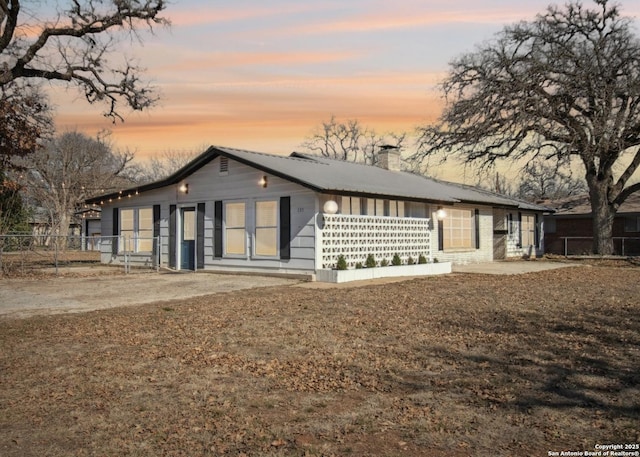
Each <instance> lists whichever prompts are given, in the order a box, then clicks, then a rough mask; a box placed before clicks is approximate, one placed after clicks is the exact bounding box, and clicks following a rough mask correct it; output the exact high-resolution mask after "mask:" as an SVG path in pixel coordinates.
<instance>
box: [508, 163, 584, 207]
mask: <svg viewBox="0 0 640 457" xmlns="http://www.w3.org/2000/svg"><path fill="white" fill-rule="evenodd" d="M587 190H588V189H587V183H586V182H585V181H584V179H579V178H576V177H574V176H573V174H572V173H571V167H570V166H567V165H565V166H563V165H562V164H558V163H554V162H553V161H544V162H542V161H533V162H529V163H528V164H527V165H526V166H525V168H524V173H523V175H522V178H521V180H520V183H519V184H518V191H517V196H518V197H519V198H522V199H524V200H528V201H539V200H557V199H559V198H565V197H571V196H574V195H580V194H584V193H586V192H587Z"/></svg>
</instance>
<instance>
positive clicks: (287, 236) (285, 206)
mask: <svg viewBox="0 0 640 457" xmlns="http://www.w3.org/2000/svg"><path fill="white" fill-rule="evenodd" d="M289 259H291V197H280V260H289Z"/></svg>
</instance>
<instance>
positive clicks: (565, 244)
mask: <svg viewBox="0 0 640 457" xmlns="http://www.w3.org/2000/svg"><path fill="white" fill-rule="evenodd" d="M567 241H568V238H567V237H565V238H564V256H565V257H567Z"/></svg>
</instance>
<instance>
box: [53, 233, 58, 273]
mask: <svg viewBox="0 0 640 457" xmlns="http://www.w3.org/2000/svg"><path fill="white" fill-rule="evenodd" d="M53 244H54V254H53V261H54V262H55V264H56V276H58V238H57V237H55V238H54V239H53Z"/></svg>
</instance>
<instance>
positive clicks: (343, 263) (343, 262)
mask: <svg viewBox="0 0 640 457" xmlns="http://www.w3.org/2000/svg"><path fill="white" fill-rule="evenodd" d="M336 268H337V269H338V270H346V269H347V260H346V259H345V258H344V256H343V255H342V254H341V255H340V256H338V263H337V265H336Z"/></svg>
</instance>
